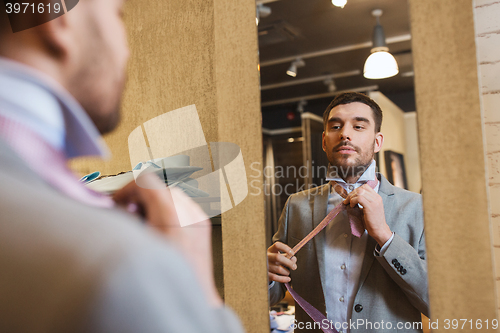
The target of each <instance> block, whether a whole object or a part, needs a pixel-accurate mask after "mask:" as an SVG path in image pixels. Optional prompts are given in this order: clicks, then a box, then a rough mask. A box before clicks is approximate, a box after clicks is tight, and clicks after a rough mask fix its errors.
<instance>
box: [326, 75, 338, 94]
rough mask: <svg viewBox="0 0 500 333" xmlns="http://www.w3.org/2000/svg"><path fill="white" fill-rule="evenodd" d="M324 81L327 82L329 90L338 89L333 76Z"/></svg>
mask: <svg viewBox="0 0 500 333" xmlns="http://www.w3.org/2000/svg"><path fill="white" fill-rule="evenodd" d="M323 83H324V84H325V86H327V87H328V91H329V92H334V91H335V90H337V86H336V85H335V82H334V81H333V78H331V77H330V78H328V79H326V80H325V81H323Z"/></svg>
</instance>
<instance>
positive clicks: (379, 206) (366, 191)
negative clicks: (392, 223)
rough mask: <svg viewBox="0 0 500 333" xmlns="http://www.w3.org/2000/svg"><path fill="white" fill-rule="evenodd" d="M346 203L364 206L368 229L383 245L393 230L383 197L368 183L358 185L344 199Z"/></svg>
mask: <svg viewBox="0 0 500 333" xmlns="http://www.w3.org/2000/svg"><path fill="white" fill-rule="evenodd" d="M344 204H346V205H350V206H351V207H355V206H356V205H357V204H360V205H361V206H363V213H364V222H365V228H366V231H368V234H369V235H370V236H372V237H373V238H374V239H375V240H376V241H377V243H378V244H379V245H380V247H382V246H383V245H384V244H385V243H386V242H387V241H388V240H389V238H391V236H392V231H391V229H390V228H389V226H388V225H387V222H386V221H385V212H384V203H383V201H382V197H381V196H380V195H378V193H377V192H375V190H374V189H372V188H371V187H370V186H369V185H368V184H365V185H363V186H360V187H358V188H357V189H355V190H354V191H352V192H351V193H349V195H348V196H347V198H346V199H345V200H344Z"/></svg>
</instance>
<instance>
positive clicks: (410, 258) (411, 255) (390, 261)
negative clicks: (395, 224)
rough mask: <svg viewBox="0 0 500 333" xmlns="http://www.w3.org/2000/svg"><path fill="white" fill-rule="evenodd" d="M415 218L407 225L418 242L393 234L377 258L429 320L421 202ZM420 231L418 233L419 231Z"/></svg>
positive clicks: (415, 212)
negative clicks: (384, 249) (386, 246)
mask: <svg viewBox="0 0 500 333" xmlns="http://www.w3.org/2000/svg"><path fill="white" fill-rule="evenodd" d="M415 206H416V207H415V209H414V210H413V216H412V218H409V219H408V220H407V221H406V223H412V225H413V227H414V228H413V229H412V228H409V229H411V230H413V234H414V235H412V237H413V238H414V239H415V242H412V243H414V244H413V246H412V245H410V243H408V242H407V241H406V240H405V239H403V238H402V237H401V236H400V235H398V233H397V231H396V232H395V234H394V239H393V240H392V242H391V244H390V245H389V246H388V248H387V250H386V251H385V253H384V254H383V255H382V256H377V255H375V257H376V259H377V260H378V262H379V263H380V264H381V265H382V267H383V268H384V269H385V270H386V271H387V273H388V274H389V276H390V277H391V278H392V279H393V280H394V281H395V282H396V283H397V284H398V286H399V287H400V288H401V289H402V291H403V292H404V293H405V295H406V297H408V300H409V301H410V303H411V304H412V305H413V306H414V307H415V308H417V309H418V310H419V311H420V312H422V313H423V314H424V315H426V316H427V317H429V296H428V282H427V263H426V252H425V235H424V229H423V213H422V208H421V207H422V206H421V200H417V204H416V205H415ZM417 230H419V232H418V233H417V232H416V231H417Z"/></svg>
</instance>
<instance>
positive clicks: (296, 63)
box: [286, 58, 306, 77]
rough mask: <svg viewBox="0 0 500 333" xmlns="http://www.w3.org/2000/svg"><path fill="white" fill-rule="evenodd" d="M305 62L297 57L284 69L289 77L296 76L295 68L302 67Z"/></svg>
mask: <svg viewBox="0 0 500 333" xmlns="http://www.w3.org/2000/svg"><path fill="white" fill-rule="evenodd" d="M305 65H306V63H305V62H304V60H302V59H300V58H297V59H295V60H294V61H292V64H291V65H290V67H289V68H288V70H287V71H286V74H288V75H290V76H291V77H296V76H297V68H300V67H304V66H305Z"/></svg>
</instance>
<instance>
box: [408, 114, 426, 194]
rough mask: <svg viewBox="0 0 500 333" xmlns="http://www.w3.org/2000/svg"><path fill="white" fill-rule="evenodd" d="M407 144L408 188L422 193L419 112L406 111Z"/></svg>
mask: <svg viewBox="0 0 500 333" xmlns="http://www.w3.org/2000/svg"><path fill="white" fill-rule="evenodd" d="M404 122H405V145H406V155H405V163H406V171H407V174H406V176H407V178H408V189H409V190H410V191H413V192H416V193H420V191H421V189H422V175H421V174H420V153H419V147H418V128H417V112H405V113H404Z"/></svg>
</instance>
